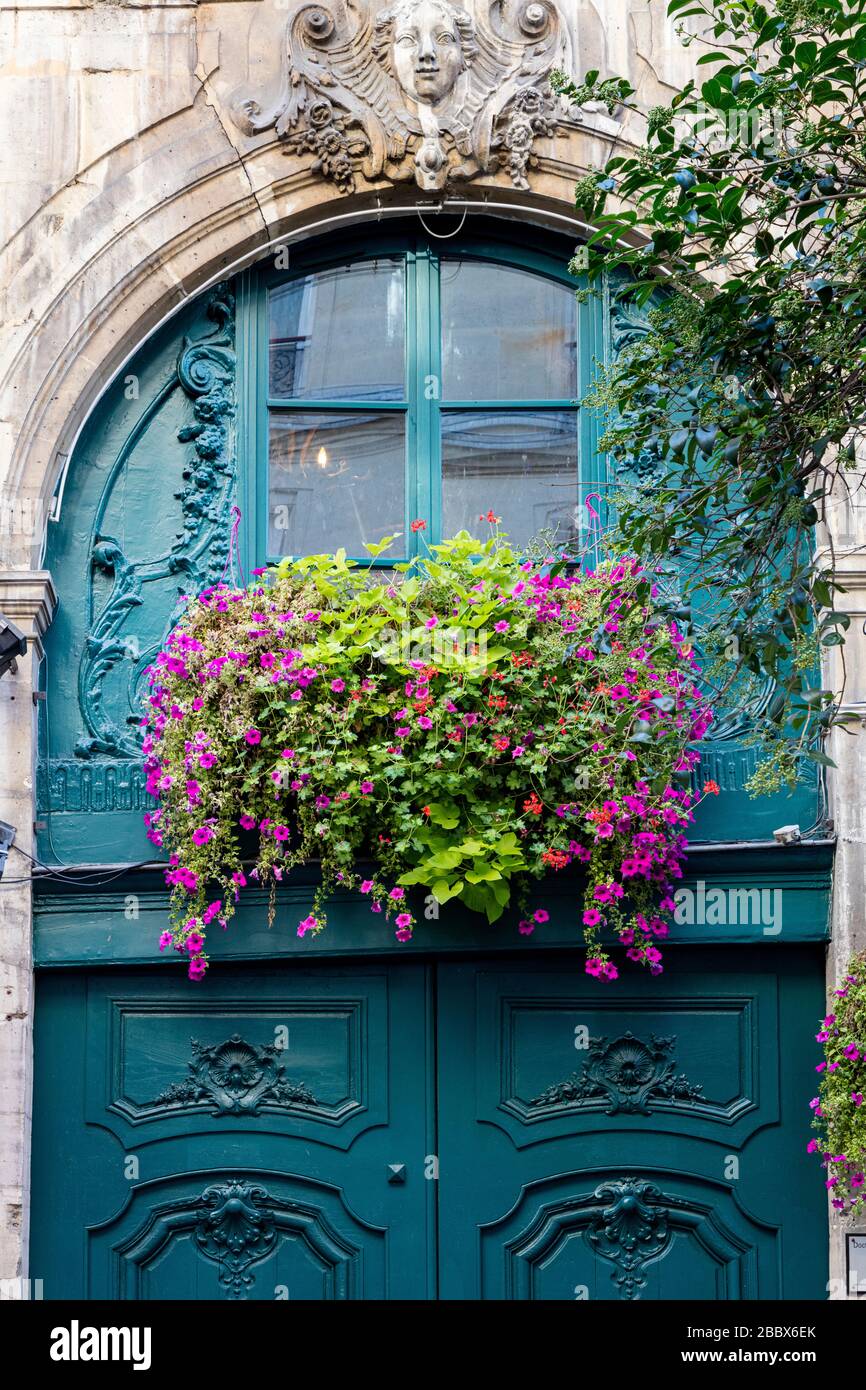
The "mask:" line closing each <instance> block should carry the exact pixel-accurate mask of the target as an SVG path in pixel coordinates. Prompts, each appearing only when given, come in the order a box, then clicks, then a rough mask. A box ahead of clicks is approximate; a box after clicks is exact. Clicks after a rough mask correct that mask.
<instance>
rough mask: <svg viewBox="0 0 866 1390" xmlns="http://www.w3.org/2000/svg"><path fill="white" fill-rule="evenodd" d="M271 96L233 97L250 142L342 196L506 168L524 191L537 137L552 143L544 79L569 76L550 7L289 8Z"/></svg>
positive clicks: (553, 105) (425, 2)
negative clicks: (273, 146)
mask: <svg viewBox="0 0 866 1390" xmlns="http://www.w3.org/2000/svg"><path fill="white" fill-rule="evenodd" d="M289 6H290V11H291V12H290V15H289V19H288V23H287V27H286V46H285V51H284V54H283V72H282V76H281V82H280V86H279V90H278V92H277V95H276V97H275V99H274V100H273V101H271V102H270V103H260V101H259V100H258V99H257V98H256V97H255V96H253V95H252V94H251V93H249V92H246V93H243V94H241V96H240V98H239V100H237V101H236V103H235V106H234V119H235V121H236V122H237V124H238V125H239V126H240V128H241V129H242V130H244V131H245V133H246V134H248V135H252V134H255V133H257V132H260V131H264V130H270V129H274V130H275V131H276V134H277V136H278V137H279V139H280V140H281V141H282V142H283V145H284V151H285V153H286V154H293V155H302V154H304V153H311V154H312V155H314V161H313V168H314V169H315V170H316V171H317V172H318V173H321V174H322V175H323V176H324V177H325V178H329V179H331V180H333V182H334V183H335V184H336V185H337V187H338V188H340V189H342V190H343V192H346V193H349V192H351V191H352V189H353V188H354V187H355V177H356V170H357V165H358V163H359V161H360V169H361V171H362V173H363V176H364V178H365V179H368V180H373V179H378V178H381V177H382V176H383V175H384V176H385V177H387V178H390V179H394V180H401V179H412V178H414V179H415V182H416V183H417V184H418V185H419V187H420V188H423V189H425V190H431V191H433V190H437V189H442V188H444V187H445V185H446V184H447V183H449V182H450V181H454V180H460V179H471V178H474V177H475V176H476V175H478V174H481V173H493V172H495V170H496V169H498V168H500V167H502V166H505V167H506V168H507V169H508V171H509V173H510V175H511V181H512V183H513V184H514V185H515V187H516V188H528V187H529V183H528V180H527V172H528V170H529V169H530V168H532V167H533V166H534V165H535V164H536V163H537V155H536V154H535V150H534V145H535V141H536V139H537V138H538V137H539V136H549V135H552V134H553V133H554V130H555V126H556V120H557V99H556V97H555V96H554V94H553V93H552V92H551V90H550V86H549V84H548V80H547V79H548V74H549V73H550V71H551V69H552V68H555V67H559V68H564V69H566V70H569V69H570V66H571V50H570V42H569V37H568V29H567V26H566V25H565V23H564V21H563V19H562V16H561V14H560V12H559V10H558V8H557V0H492V3H491V0H474V6H473V8H474V12H475V13H474V14H473V13H470V11H469V9H464V8H462V7H461V6H459V5H456V4H452V3H451V0H396V3H393V4H387V2H386V3H385V5H384V7H383V6H382V4H381V0H379V4H377V0H329V3H327V4H310V3H309V0H289Z"/></svg>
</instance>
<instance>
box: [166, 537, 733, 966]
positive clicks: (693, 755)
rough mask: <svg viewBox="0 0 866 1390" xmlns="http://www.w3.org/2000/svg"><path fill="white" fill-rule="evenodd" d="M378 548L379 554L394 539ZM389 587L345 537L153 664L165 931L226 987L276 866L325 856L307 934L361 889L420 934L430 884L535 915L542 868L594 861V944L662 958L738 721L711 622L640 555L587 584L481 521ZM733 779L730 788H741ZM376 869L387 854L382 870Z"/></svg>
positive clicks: (594, 961)
mask: <svg viewBox="0 0 866 1390" xmlns="http://www.w3.org/2000/svg"><path fill="white" fill-rule="evenodd" d="M388 543H389V542H388V541H387V540H386V541H384V542H383V543H382V544H381V545H377V546H368V549H369V550H370V551H371V552H372V554H373V555H374V556H377V555H379V554H381V553H383V551H384V550H385V549H386V548H387V545H388ZM396 568H397V569H398V570H400V571H402V575H401V577H391V576H386V577H385V578H384V579H383V580H382V581H381V582H378V583H377V582H373V575H372V574H371V573H370V572H369V571H368V570H367V569H366V568H360V567H358V566H356V565H353V564H352V562H350V561H348V560H347V559H346V557H345V554H344V553H343V552H342V551H341V552H338V553H337V555H335V556H330V555H314V556H309V557H307V558H305V559H301V560H296V561H288V560H286V561H283V562H281V564H280V565H279V567H277V568H276V569H274V570H271V571H268V572H266V573H265V574H264V575H263V577H262V578H260V579H259V580H257V581H256V582H255V583H254V584H253V585H252V586H251V587H250V588H248V589H230V588H227V587H225V586H218V587H217V588H216V589H213V590H209V591H207V592H206V593H204V594H201V595H199V597H198V598H197V599H195V600H193V601H191V603H190V604H189V607H188V609H187V612H186V614H185V616H184V618H183V619H182V621H181V622H180V623H179V625H178V626H177V627H176V628H175V629H174V631H173V632H172V634H171V635H170V637H169V639H168V643H167V646H166V649H165V651H164V652H162V653H160V655H159V657H158V659H157V661H156V663H155V665H154V668H153V669H152V673H151V684H152V694H151V696H150V701H149V713H148V717H147V720H146V723H147V724H148V729H147V733H146V737H145V742H144V748H145V753H146V754H147V773H148V790H149V791H150V792H152V794H154V795H155V796H157V797H159V798H160V799H161V803H162V804H161V806H160V808H159V810H157V811H155V812H151V813H149V814H148V816H147V822H148V833H149V835H150V837H151V839H152V840H153V841H154V842H155V843H156V844H158V845H160V846H165V847H166V848H167V849H168V850H169V851H170V865H171V866H170V868H169V870H168V873H167V878H168V882H169V883H170V885H171V887H172V900H173V920H174V928H173V931H171V932H166V933H165V934H164V936H163V940H162V945H163V946H164V947H165V946H168V945H170V944H173V945H174V946H175V947H176V948H177V949H178V950H179V951H182V952H183V953H184V954H185V955H186V956H188V957H189V958H190V967H189V968H190V973H191V974H192V976H193V978H200V977H201V975H202V974H203V973H204V970H205V967H206V963H207V956H206V953H205V949H204V948H205V935H206V930H207V928H208V926H209V924H210V923H211V922H212V921H213V920H215V919H216V920H217V921H220V922H222V923H223V924H225V923H226V922H227V920H228V918H229V916H230V915H231V913H232V911H233V908H234V903H235V901H236V899H237V897H238V895H239V893H240V892H241V890H242V889H243V888H244V887H245V886H246V884H247V882H248V881H249V880H250V879H253V880H255V881H257V882H259V883H267V884H269V885H273V884H274V883H275V882H278V881H279V880H280V879H281V878H282V877H283V876H284V875H285V874H286V873H288V872H289V870H290V869H291V868H292V867H293V866H294V865H296V864H299V863H302V862H305V861H309V860H311V859H314V858H315V859H318V860H319V861H320V863H321V870H322V882H321V887H320V888H319V889H318V890H317V891H316V893H315V898H314V902H313V907H312V911H311V912H310V913H309V915H308V916H307V917H306V918H305V919H304V921H302V922H301V923H300V925H299V928H298V931H299V934H301V935H304V934H306V933H307V932H318V931H320V930H321V929H322V928H323V927H324V925H325V914H326V901H327V898H328V896H329V895H330V894H331V893H333V892H334V891H335V890H336V889H338V888H342V889H354V890H356V891H360V892H361V893H362V894H364V895H366V896H367V897H368V898H369V901H370V903H371V906H372V910H373V911H374V912H377V913H378V912H381V913H383V914H384V917H385V918H387V917H390V916H392V915H394V916H395V925H396V929H397V937H398V939H399V940H406V939H408V937H409V936H410V935H411V933H412V929H413V926H414V923H415V912H416V911H417V907H414V908H413V906H412V905H411V901H410V892H411V890H413V889H423V890H426V892H427V894H428V895H430V896H429V901H434V900H435V902H436V903H438V904H444V903H447V902H449V901H450V900H451V899H459V900H460V901H461V902H463V903H464V904H465V905H466V906H467V907H468V908H470V909H472V910H473V911H477V912H483V913H486V915H487V917H488V919H489V920H490V921H491V922H493V921H496V920H497V919H498V918H499V917H500V916H501V915H502V914H503V912H504V911H505V909H506V907H507V906H508V905H509V904H510V903H512V902H515V903H516V904H517V905H518V906H519V907H520V908H522V910H523V911H524V914H525V916H524V918H523V920H522V921H521V922H520V924H519V925H520V930H521V931H523V932H524V933H528V932H530V931H532V930H533V929H534V927H535V926H536V925H539V924H542V923H543V922H545V921H546V920H547V916H548V914H547V912H546V910H545V909H544V908H543V907H535V909H534V910H531V909H530V906H529V901H528V898H529V889H530V887H531V885H532V883H533V881H535V880H538V879H541V878H543V877H544V876H545V875H548V874H550V873H554V872H556V871H558V870H561V869H564V868H565V867H567V866H568V865H569V864H572V863H581V864H583V865H584V866H585V868H586V874H587V886H586V895H585V900H584V901H583V904H582V905H579V904H576V906H575V917H576V924H575V925H576V931H575V934H576V936H578V937H580V936H581V935H582V936H583V938H584V939H585V940H586V943H587V945H588V946H590V947H591V951H590V956H589V960H588V964H587V969H588V970H590V972H591V973H593V974H595V975H600V976H603V977H605V978H614V977H615V976H616V973H617V972H616V967H615V966H614V965H613V964H612V962H611V961H610V958H609V956H608V954H607V952H606V951H604V950H602V949H601V948H600V947H598V946H597V945H596V942H597V939H598V937H599V936H600V934H601V933H602V932H603V931H605V930H606V931H607V932H608V933H612V934H613V935H614V938H615V939H618V940H619V942H620V943H621V944H622V945H623V946H624V947H625V948H626V951H627V954H628V955H629V956H630V957H631V958H632V959H633V960H635V961H638V962H640V963H642V964H645V965H647V966H649V968H650V969H651V970H652V971H653V972H654V973H657V972H658V970H659V969H660V960H661V953H660V951H659V948H658V944H657V941H658V939H659V938H661V937H663V936H664V935H666V933H667V930H668V927H667V923H666V921H665V920H664V914H665V913H668V912H670V911H671V910H672V908H673V901H672V899H671V897H670V889H671V883H672V880H673V879H674V878H676V877H679V876H680V873H681V871H680V861H681V859H682V858H683V855H684V853H685V842H684V840H683V831H684V829H685V827H686V826H687V825H688V823H689V822H690V820H691V818H692V808H693V806H694V801H695V798H694V795H693V793H692V791H691V788H690V773H691V770H692V769H693V767H694V766H695V764H696V763H697V761H698V754H697V752H696V751H695V750H694V749H693V748H692V747H690V746H689V745H690V744H693V743H695V742H696V741H699V740H700V739H701V738H702V737H703V735H704V734H705V732H706V730H707V728H708V726H709V723H710V721H711V719H712V715H711V713H710V711H709V710H708V709H707V707H706V704H705V701H704V698H703V696H702V694H701V692H700V691H699V689H698V687H697V685H696V684H695V679H696V675H697V669H698V668H697V663H696V660H695V656H694V654H693V652H692V650H691V646H690V643H689V641H688V640H687V637H686V636H685V634H684V633H683V632H682V631H681V630H680V628H678V626H677V623H676V621H675V620H674V619H673V618H672V617H671V616H670V615H669V614H668V612H667V611H666V610H665V608H664V607H663V605H662V602H661V599H660V597H659V595H658V593H657V591H656V587H655V584H654V582H653V577H652V576H651V575H650V574H648V573H647V572H646V571H645V570H644V569H643V568H642V567H641V566H640V565H639V564H638V563H637V562H636V561H633V560H628V559H619V560H617V559H612V560H609V561H605V562H604V563H603V564H601V565H600V566H599V568H598V570H597V572H596V573H595V574H581V573H580V572H578V571H576V570H575V569H574V567H573V566H571V565H568V564H567V563H566V561H565V559H563V558H559V559H556V558H552V559H550V560H548V561H546V562H542V563H539V564H536V563H534V562H533V561H532V560H528V559H523V558H522V557H520V556H518V555H516V554H515V553H514V551H513V550H512V549H511V548H510V547H509V545H508V544H507V541H506V539H505V538H504V537H502V536H500V535H494V536H492V537H491V538H490V539H488V540H487V541H479V540H476V539H474V538H473V537H471V536H469V535H468V534H467V533H466V532H461V533H460V534H459V535H458V536H456V537H455V538H454V539H453V540H449V541H446V542H444V543H443V544H441V545H435V546H432V547H430V550H429V552H428V553H427V555H426V556H425V557H423V558H421V559H418V560H415V561H413V562H412V563H411V564H409V565H402V566H397V567H396ZM709 790H710V791H717V790H718V789H717V788H716V787H715V784H711V785H710V786H709ZM365 865H366V866H369V865H372V867H365Z"/></svg>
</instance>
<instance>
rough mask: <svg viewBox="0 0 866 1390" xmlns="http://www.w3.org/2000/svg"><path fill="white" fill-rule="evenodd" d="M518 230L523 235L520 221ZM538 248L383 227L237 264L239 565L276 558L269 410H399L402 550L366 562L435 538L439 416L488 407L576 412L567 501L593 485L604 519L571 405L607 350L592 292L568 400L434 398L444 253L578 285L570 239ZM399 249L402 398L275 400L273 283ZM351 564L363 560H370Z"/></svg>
mask: <svg viewBox="0 0 866 1390" xmlns="http://www.w3.org/2000/svg"><path fill="white" fill-rule="evenodd" d="M521 230H523V231H524V232H527V231H529V230H530V229H528V228H527V227H526V226H525V225H524V226H523V227H522V229H521ZM531 232H532V236H533V241H534V242H535V241H537V242H538V245H534V246H532V247H527V246H520V245H518V244H517V243H515V242H514V241H512V240H510V239H509V237H508V235H507V229H504V230H503V231H501V232H500V231H499V230H498V229H497V231H496V232H495V233H490V232H486V233H483V234H481V235H478V234H476V235H462V236H460V237H455V238H449V239H448V240H447V241H446V240H443V241H441V242H440V241H437V240H436V239H434V238H433V237H429V236H426V235H424V234H423V233H420V232H416V231H415V230H414V229H412V230H409V231H402V230H401V231H395V232H391V233H390V234H389V232H388V231H384V232H380V233H379V234H378V235H376V236H375V237H374V236H371V235H369V234H363V235H354V236H346V235H345V234H343V235H341V236H340V237H339V238H334V237H330V238H327V239H323V240H321V241H312V242H309V243H301V244H300V245H298V246H297V247H296V246H291V247H290V249H289V257H290V263H289V268H288V269H285V270H277V269H276V268H275V267H274V266H273V265H272V264H264V265H260V266H257V267H254V268H252V269H251V270H248V271H245V272H244V273H243V274H242V275H241V276H240V277H239V278H238V287H237V288H238V303H237V348H238V451H239V464H240V469H239V473H240V478H239V500H240V505H241V510H242V514H243V517H242V529H241V539H242V554H243V556H244V559H245V562H246V564H247V565H248V566H250V567H253V566H256V567H258V566H262V565H265V564H268V563H270V562H273V561H275V560H276V559H278V558H279V557H277V556H273V555H270V554H269V553H268V495H269V479H268V467H269V458H268V436H269V415H270V412H271V411H272V410H279V411H285V412H287V413H289V412H292V411H296V412H297V413H299V414H300V413H310V412H330V411H340V412H341V413H345V412H347V411H358V412H360V413H365V414H370V412H371V411H372V412H375V413H377V414H378V413H385V412H392V411H393V412H397V413H400V414H403V415H405V417H406V459H405V475H404V477H405V491H404V495H405V509H404V510H405V515H404V527H403V536H402V537H401V542H402V548H401V549H400V550H399V552H398V549H397V547H393V548H392V550H391V552H389V554H388V555H387V556H385V557H382V559H381V560H378V561H373V562H372V563H373V564H374V565H378V566H382V567H386V568H387V567H388V566H391V565H393V564H394V563H396V562H399V561H403V560H410V559H412V558H414V557H415V556H416V555H418V554H420V553H423V551H424V549H425V548H426V546H427V545H428V544H435V542H436V541H438V540H441V539H442V535H441V499H442V450H441V442H442V430H441V423H440V418H439V417H440V412H441V411H443V410H447V411H449V412H457V411H478V410H485V409H487V410H490V411H491V412H493V411H496V412H501V413H503V414H504V413H520V412H527V413H532V412H536V413H537V412H539V411H563V410H574V411H575V413H576V416H577V458H578V479H577V497H578V501H579V503H581V502H583V501H584V499H585V498H586V497H587V496H589V495H590V494H591V493H594V492H598V493H599V494H600V496H601V497H602V499H603V501H602V505H601V506H600V507H598V510H599V513H600V515H601V518H602V525H604V522H605V508H604V499H605V498H606V495H607V493H606V489H607V461H606V459H605V458H604V457H603V456H599V453H598V435H599V425H598V421H597V419H596V414H595V412H592V411H588V410H583V409H581V405H580V403H581V400H582V399H583V397H584V395H585V394H586V391H587V390H588V388H589V386H590V384H591V380H592V376H593V372H594V367H595V364H596V363H597V362H598V361H599V360H604V359H605V358H606V356H607V333H606V332H605V329H604V321H603V317H602V304H601V299H600V298H599V297H590V298H587V299H585V300H584V299H581V300H580V301H578V304H577V395H576V396H575V397H574V398H568V399H566V398H559V397H557V398H553V397H551V398H543V399H536V400H532V399H529V400H526V399H524V400H515V399H510V398H503V399H479V400H445V399H442V398H441V382H442V363H441V313H440V293H439V283H440V282H439V270H440V263H441V260H442V259H447V258H453V257H459V258H460V259H461V260H477V261H479V262H486V263H488V264H490V263H493V264H498V265H502V266H507V267H511V268H514V269H517V270H523V271H527V272H530V273H533V274H537V275H541V276H543V277H545V278H547V279H550V280H553V281H556V282H558V283H560V284H562V285H566V286H568V287H569V288H572V289H575V290H576V289H577V288H579V286H580V281H578V280H575V277H574V276H573V275H571V274H569V272H568V269H567V267H568V261H569V259H570V255H571V253H572V251H573V245H572V244H571V243H569V242H568V241H566V240H565V239H563V238H552V237H548V236H546V235H545V234H544V233H541V232H538V231H537V230H536V229H535V228H532V229H531ZM389 256H401V257H403V258H404V265H405V295H404V304H405V315H406V323H405V340H404V341H405V363H404V366H405V374H406V379H405V388H406V389H405V395H404V398H403V399H402V400H401V401H389V400H384V401H371V400H359V401H348V400H339V401H335V400H333V399H325V400H316V399H307V398H303V399H297V400H291V401H280V400H275V399H273V398H270V397H269V344H268V332H269V329H268V293H269V291H270V290H271V289H272V288H274V287H275V286H278V285H280V284H285V283H287V282H289V281H291V280H293V279H295V278H297V277H299V276H302V275H308V274H310V273H313V272H315V271H318V270H325V269H329V268H333V267H334V266H337V265H341V264H346V263H348V262H349V261H355V260H372V259H375V258H376V257H383V258H384V257H389ZM430 378H435V379H436V380H437V381H438V382H439V383H440V393H439V396H434V395H431V393H430V392H429V390H428V389H427V383H428V381H429V379H430ZM416 518H423V519H424V520H425V521H426V523H427V526H426V530H424V531H423V532H421V531H419V532H413V531H412V530H411V522H412V521H413V520H414V519H416ZM353 558H354V559H358V560H363V561H364V562H365V563H368V564H369V563H370V557H369V556H368V555H363V556H354V557H353Z"/></svg>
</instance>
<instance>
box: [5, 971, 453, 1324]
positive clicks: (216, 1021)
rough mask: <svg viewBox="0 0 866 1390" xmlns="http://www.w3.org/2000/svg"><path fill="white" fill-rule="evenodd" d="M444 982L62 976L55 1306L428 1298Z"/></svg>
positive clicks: (43, 1092)
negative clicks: (438, 997)
mask: <svg viewBox="0 0 866 1390" xmlns="http://www.w3.org/2000/svg"><path fill="white" fill-rule="evenodd" d="M428 974H429V972H428V969H427V967H425V966H423V965H421V964H419V963H415V962H406V963H400V964H395V965H385V964H381V965H371V966H369V967H364V966H357V965H355V966H351V967H349V966H346V967H343V966H330V967H327V968H325V969H320V968H316V967H313V968H307V967H299V966H291V967H289V968H288V969H283V968H281V967H279V966H271V967H269V968H268V969H267V971H262V970H241V969H232V968H230V967H229V968H223V969H222V970H220V971H216V972H214V974H213V976H212V977H211V978H210V979H209V980H208V981H207V985H206V987H204V988H203V987H202V986H201V985H194V984H190V983H189V982H188V981H186V980H184V979H183V978H182V977H178V976H174V975H172V976H169V974H168V972H167V971H166V972H157V971H150V972H144V971H142V972H135V973H133V972H128V973H123V974H120V973H115V972H113V971H104V972H91V973H89V974H88V975H80V974H77V973H73V972H63V973H62V974H56V975H52V976H48V977H42V979H41V981H40V987H39V988H40V999H39V1015H38V1029H37V1040H36V1068H37V1069H36V1094H37V1097H38V1105H37V1114H36V1121H35V1125H34V1174H33V1176H34V1194H35V1196H34V1218H33V1247H32V1265H33V1268H34V1270H36V1269H38V1270H39V1275H38V1277H40V1278H43V1279H44V1281H45V1283H44V1289H45V1296H46V1297H48V1298H52V1297H90V1298H162V1299H165V1298H182V1299H201V1298H215V1297H230V1298H237V1297H242V1298H257V1299H273V1298H290V1299H292V1298H300V1299H310V1298H316V1299H318V1298H341V1299H346V1298H367V1299H383V1298H388V1297H389V1296H390V1297H394V1296H400V1297H403V1298H424V1297H426V1296H427V1295H428V1293H429V1292H430V1287H429V1279H430V1278H431V1277H432V1274H431V1271H432V1263H431V1261H432V1257H433V1253H434V1252H433V1249H432V1245H431V1244H430V1242H429V1236H430V1234H431V1233H432V1230H433V1216H434V1212H433V1210H432V1199H433V1196H434V1194H433V1193H432V1191H431V1184H430V1183H427V1182H425V1181H424V1165H423V1158H424V1155H425V1154H426V1153H427V1152H428V1151H429V1149H430V1148H431V1147H432V1140H431V1139H430V1137H429V1133H428V1126H431V1125H432V1117H431V1115H430V1113H429V1110H428V1106H427V1095H428V1091H427V1084H428V1080H429V1072H430V1068H429V1058H428V1048H427V1039H428V1037H429V1036H430V1035H431V1032H432V1027H431V1020H430V1015H429V980H428ZM430 1133H432V1129H431V1130H430ZM391 1164H398V1165H399V1164H404V1165H405V1168H404V1169H398V1171H397V1172H394V1170H392V1168H391V1167H390V1166H389V1165H391ZM395 1179H399V1180H395ZM34 1277H37V1276H34Z"/></svg>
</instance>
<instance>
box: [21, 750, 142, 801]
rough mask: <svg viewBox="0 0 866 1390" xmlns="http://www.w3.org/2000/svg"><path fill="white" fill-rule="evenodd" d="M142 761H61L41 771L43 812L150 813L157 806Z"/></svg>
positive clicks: (44, 765) (40, 799) (93, 759)
mask: <svg viewBox="0 0 866 1390" xmlns="http://www.w3.org/2000/svg"><path fill="white" fill-rule="evenodd" d="M145 780H146V779H145V775H144V769H143V767H142V763H141V760H140V759H139V760H137V761H135V762H133V761H132V760H131V759H130V760H129V761H121V760H120V759H116V760H113V761H111V762H107V761H103V760H102V759H98V760H97V759H95V758H91V759H88V760H87V761H84V762H82V761H76V760H74V759H72V758H64V759H57V760H53V759H52V761H51V763H50V764H42V765H41V766H40V768H39V781H40V787H39V806H40V810H43V811H47V812H49V813H52V812H69V811H71V812H76V811H85V812H88V813H89V814H96V813H99V812H108V813H110V814H114V813H116V812H117V811H141V812H144V811H146V810H147V809H148V808H149V807H150V808H152V807H153V806H155V805H156V802H155V801H154V799H153V797H152V796H149V795H148V793H147V792H146V790H145Z"/></svg>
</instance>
